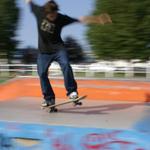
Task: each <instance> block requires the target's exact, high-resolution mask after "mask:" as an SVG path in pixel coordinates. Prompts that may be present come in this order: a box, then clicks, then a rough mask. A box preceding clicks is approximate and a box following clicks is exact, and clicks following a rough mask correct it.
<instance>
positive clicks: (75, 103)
mask: <svg viewBox="0 0 150 150" xmlns="http://www.w3.org/2000/svg"><path fill="white" fill-rule="evenodd" d="M86 97H87V96H86V95H84V96H80V97H78V98H77V99H74V100H68V101H65V102H63V103H58V104H55V105H51V106H48V107H42V109H47V108H48V109H50V112H57V109H56V107H59V106H62V105H66V104H69V103H74V105H75V106H77V105H80V106H81V105H82V102H80V101H81V100H84V99H85V98H86Z"/></svg>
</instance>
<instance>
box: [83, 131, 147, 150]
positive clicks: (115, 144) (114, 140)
mask: <svg viewBox="0 0 150 150" xmlns="http://www.w3.org/2000/svg"><path fill="white" fill-rule="evenodd" d="M122 132H123V131H114V132H111V133H105V134H97V133H92V134H88V135H85V137H84V138H83V140H82V143H81V145H82V147H83V149H84V150H115V149H118V150H120V149H121V150H127V149H128V150H129V149H131V150H145V149H144V148H141V147H138V144H137V143H135V142H132V141H125V140H122V139H119V138H118V137H117V136H118V134H119V133H122Z"/></svg>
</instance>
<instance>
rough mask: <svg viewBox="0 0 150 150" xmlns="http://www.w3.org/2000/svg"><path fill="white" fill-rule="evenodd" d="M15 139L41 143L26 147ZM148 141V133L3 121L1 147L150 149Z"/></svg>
mask: <svg viewBox="0 0 150 150" xmlns="http://www.w3.org/2000/svg"><path fill="white" fill-rule="evenodd" d="M15 139H27V140H32V139H34V140H36V141H38V142H37V143H34V144H33V145H32V146H28V147H26V145H23V144H22V143H18V142H17V141H15ZM149 141H150V134H149V133H146V132H137V131H127V130H108V129H95V128H75V127H63V126H47V125H35V124H17V123H5V122H0V150H6V149H7V150H9V149H11V150H17V149H22V150H24V149H26V150H27V149H28V150H34V149H36V150H38V149H39V150H40V149H44V150H49V149H51V150H149V148H150V143H149Z"/></svg>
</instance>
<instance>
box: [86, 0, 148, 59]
mask: <svg viewBox="0 0 150 150" xmlns="http://www.w3.org/2000/svg"><path fill="white" fill-rule="evenodd" d="M149 7H150V1H149V0H143V1H141V0H96V9H95V11H94V12H93V15H99V14H100V13H104V12H107V13H109V14H110V16H111V17H112V21H113V23H112V24H111V25H101V26H100V25H90V26H89V29H88V33H87V37H88V39H89V41H90V43H91V45H92V49H93V50H94V52H95V54H96V55H97V56H98V57H99V58H101V59H128V60H130V59H142V60H147V59H149V56H150V9H149Z"/></svg>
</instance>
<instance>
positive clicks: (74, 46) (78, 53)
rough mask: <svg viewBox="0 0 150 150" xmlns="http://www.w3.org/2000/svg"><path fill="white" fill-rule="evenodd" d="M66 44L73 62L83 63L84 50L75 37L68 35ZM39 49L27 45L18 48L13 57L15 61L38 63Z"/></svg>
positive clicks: (84, 58)
mask: <svg viewBox="0 0 150 150" xmlns="http://www.w3.org/2000/svg"><path fill="white" fill-rule="evenodd" d="M64 44H65V46H66V47H67V51H68V54H69V59H70V61H71V62H72V63H81V62H83V61H85V60H86V57H85V54H84V50H83V48H82V46H81V45H80V43H79V42H78V41H77V40H76V39H75V38H73V37H70V36H68V37H66V38H65V40H64ZM37 53H38V49H36V48H32V47H27V48H22V49H17V50H16V51H15V53H14V55H13V57H12V61H13V62H17V61H18V62H19V63H24V64H33V63H36V59H37Z"/></svg>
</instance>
